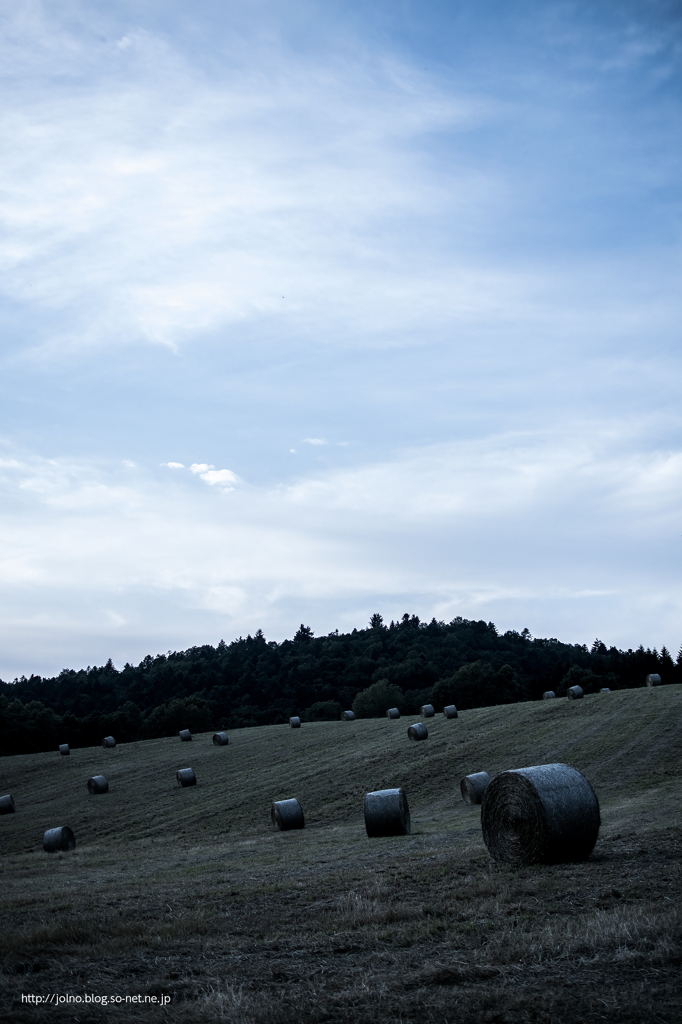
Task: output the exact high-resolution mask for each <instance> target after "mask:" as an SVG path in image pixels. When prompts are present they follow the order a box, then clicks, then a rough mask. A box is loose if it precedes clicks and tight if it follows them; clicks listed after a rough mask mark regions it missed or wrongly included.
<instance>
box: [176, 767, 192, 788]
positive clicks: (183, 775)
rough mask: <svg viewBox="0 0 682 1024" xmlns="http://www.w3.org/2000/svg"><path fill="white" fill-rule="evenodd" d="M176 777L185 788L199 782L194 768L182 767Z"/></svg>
mask: <svg viewBox="0 0 682 1024" xmlns="http://www.w3.org/2000/svg"><path fill="white" fill-rule="evenodd" d="M175 777H176V779H177V780H178V785H179V786H182V788H183V789H184V788H185V787H186V786H196V784H197V777H196V775H195V774H194V769H193V768H181V769H180V771H179V772H177V773H176V776H175Z"/></svg>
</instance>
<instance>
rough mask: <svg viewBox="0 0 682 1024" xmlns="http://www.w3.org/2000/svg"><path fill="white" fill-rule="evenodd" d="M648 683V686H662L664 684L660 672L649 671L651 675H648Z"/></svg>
mask: <svg viewBox="0 0 682 1024" xmlns="http://www.w3.org/2000/svg"><path fill="white" fill-rule="evenodd" d="M646 685H647V686H661V685H662V680H661V677H660V676H659V674H658V672H650V673H649V675H648V676H647V677H646Z"/></svg>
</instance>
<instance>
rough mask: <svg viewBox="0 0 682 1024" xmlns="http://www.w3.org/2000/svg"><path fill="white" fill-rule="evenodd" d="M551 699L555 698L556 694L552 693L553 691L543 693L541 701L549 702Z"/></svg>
mask: <svg viewBox="0 0 682 1024" xmlns="http://www.w3.org/2000/svg"><path fill="white" fill-rule="evenodd" d="M552 697H556V693H555V692H554V690H545V692H544V693H543V695H542V699H543V700H551V699H552Z"/></svg>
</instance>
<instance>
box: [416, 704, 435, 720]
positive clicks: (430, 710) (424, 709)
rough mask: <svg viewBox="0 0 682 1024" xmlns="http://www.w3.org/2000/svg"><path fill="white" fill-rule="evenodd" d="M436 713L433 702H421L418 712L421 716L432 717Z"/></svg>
mask: <svg viewBox="0 0 682 1024" xmlns="http://www.w3.org/2000/svg"><path fill="white" fill-rule="evenodd" d="M435 713H436V709H435V708H434V706H433V704H422V706H421V709H420V711H419V714H420V715H421V716H422V718H433V716H434V715H435Z"/></svg>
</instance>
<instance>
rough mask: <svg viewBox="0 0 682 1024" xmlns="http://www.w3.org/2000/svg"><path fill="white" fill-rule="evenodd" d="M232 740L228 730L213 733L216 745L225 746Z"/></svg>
mask: <svg viewBox="0 0 682 1024" xmlns="http://www.w3.org/2000/svg"><path fill="white" fill-rule="evenodd" d="M229 742H230V740H229V737H228V735H227V733H226V732H216V733H214V734H213V744H214V746H216V747H225V746H227V744H228V743H229Z"/></svg>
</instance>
